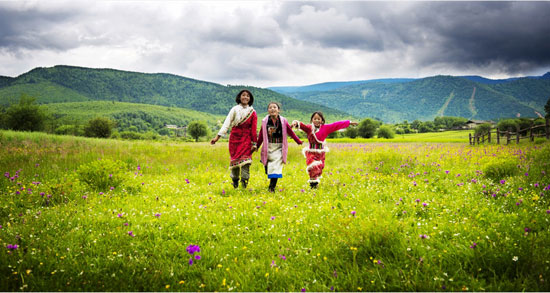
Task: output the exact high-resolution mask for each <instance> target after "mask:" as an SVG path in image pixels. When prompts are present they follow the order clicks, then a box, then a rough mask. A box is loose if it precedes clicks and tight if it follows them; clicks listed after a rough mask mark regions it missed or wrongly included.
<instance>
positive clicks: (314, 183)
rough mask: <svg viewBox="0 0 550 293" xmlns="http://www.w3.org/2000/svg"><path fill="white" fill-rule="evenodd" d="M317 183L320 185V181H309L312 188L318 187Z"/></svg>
mask: <svg viewBox="0 0 550 293" xmlns="http://www.w3.org/2000/svg"><path fill="white" fill-rule="evenodd" d="M317 185H319V182H310V183H309V186H310V187H311V189H317Z"/></svg>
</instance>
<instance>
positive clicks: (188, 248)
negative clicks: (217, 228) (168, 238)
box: [186, 244, 201, 255]
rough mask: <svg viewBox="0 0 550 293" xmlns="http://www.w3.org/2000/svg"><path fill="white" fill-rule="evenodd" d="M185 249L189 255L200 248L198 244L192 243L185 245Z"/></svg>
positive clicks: (199, 250)
mask: <svg viewBox="0 0 550 293" xmlns="http://www.w3.org/2000/svg"><path fill="white" fill-rule="evenodd" d="M186 250H187V253H189V254H191V255H193V254H195V252H201V248H200V247H199V246H198V245H193V244H191V245H189V246H187V248H186Z"/></svg>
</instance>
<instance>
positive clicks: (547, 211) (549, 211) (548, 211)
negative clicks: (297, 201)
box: [0, 210, 550, 228]
mask: <svg viewBox="0 0 550 293" xmlns="http://www.w3.org/2000/svg"><path fill="white" fill-rule="evenodd" d="M546 213H547V214H550V210H546ZM0 228H2V226H0Z"/></svg>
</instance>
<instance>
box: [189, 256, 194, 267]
mask: <svg viewBox="0 0 550 293" xmlns="http://www.w3.org/2000/svg"><path fill="white" fill-rule="evenodd" d="M189 265H190V266H192V265H193V258H190V259H189Z"/></svg>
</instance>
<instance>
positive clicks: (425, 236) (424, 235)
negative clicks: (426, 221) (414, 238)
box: [420, 234, 428, 239]
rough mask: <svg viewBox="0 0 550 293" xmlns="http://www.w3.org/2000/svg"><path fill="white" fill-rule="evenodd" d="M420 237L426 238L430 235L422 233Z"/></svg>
mask: <svg viewBox="0 0 550 293" xmlns="http://www.w3.org/2000/svg"><path fill="white" fill-rule="evenodd" d="M420 238H422V239H426V238H428V235H426V234H420Z"/></svg>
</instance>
